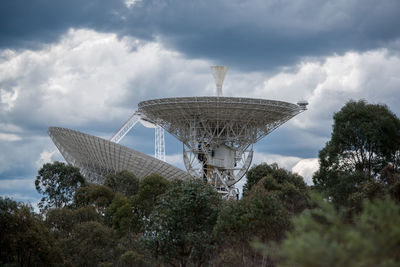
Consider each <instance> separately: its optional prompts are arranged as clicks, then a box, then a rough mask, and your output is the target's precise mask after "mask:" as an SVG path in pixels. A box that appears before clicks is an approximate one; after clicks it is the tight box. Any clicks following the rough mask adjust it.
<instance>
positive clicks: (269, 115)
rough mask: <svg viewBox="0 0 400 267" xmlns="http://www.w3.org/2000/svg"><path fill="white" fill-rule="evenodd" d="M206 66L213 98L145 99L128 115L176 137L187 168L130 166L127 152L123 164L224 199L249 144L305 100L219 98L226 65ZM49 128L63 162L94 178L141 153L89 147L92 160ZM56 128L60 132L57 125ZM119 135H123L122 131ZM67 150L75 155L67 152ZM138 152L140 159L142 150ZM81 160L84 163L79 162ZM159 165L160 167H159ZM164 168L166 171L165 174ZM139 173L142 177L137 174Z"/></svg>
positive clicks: (244, 165)
mask: <svg viewBox="0 0 400 267" xmlns="http://www.w3.org/2000/svg"><path fill="white" fill-rule="evenodd" d="M211 69H212V72H213V76H214V79H215V83H216V96H205V97H177V98H161V99H152V100H146V101H143V102H140V103H139V104H138V109H137V111H136V112H135V113H134V115H132V117H131V118H133V117H134V118H137V120H139V119H140V120H144V121H147V122H150V123H151V124H153V125H155V126H156V127H159V128H162V129H164V130H166V131H168V132H169V133H170V134H171V135H173V136H174V137H176V138H177V139H178V140H180V141H181V142H182V145H183V149H182V152H183V162H184V165H185V167H186V170H187V172H184V171H182V172H183V173H180V172H178V171H176V170H175V169H174V168H176V167H173V166H172V167H173V168H167V166H168V165H169V164H167V163H165V162H163V161H160V160H159V159H155V158H152V157H150V156H147V157H148V158H146V162H148V164H147V165H141V164H135V163H134V160H135V159H134V158H135V157H132V156H131V159H132V161H130V162H131V163H129V164H128V165H129V167H126V166H125V168H126V169H128V170H131V171H132V170H133V171H132V172H133V173H135V172H136V173H145V171H143V170H141V169H142V168H147V169H149V170H150V172H151V171H153V172H157V170H158V173H159V174H160V175H164V176H166V175H168V173H169V174H170V175H171V173H173V172H174V171H176V173H175V174H174V175H175V176H176V177H178V176H179V178H181V179H188V177H192V178H195V179H202V180H204V182H207V183H209V184H212V185H213V186H214V187H215V188H216V189H217V191H218V192H219V193H221V194H222V195H223V196H224V197H226V198H232V197H236V196H237V194H238V191H237V189H236V188H235V184H236V183H237V182H238V181H239V180H240V179H242V178H243V177H244V175H245V174H246V173H247V171H248V169H249V167H250V165H251V162H252V158H253V153H254V152H253V145H254V144H255V143H256V142H257V141H259V140H260V139H261V138H263V137H265V136H266V135H268V134H269V133H271V132H272V131H273V130H275V129H276V128H277V127H279V126H280V125H282V124H283V123H285V122H286V121H288V120H289V119H291V118H292V117H294V116H296V115H297V114H299V113H301V112H303V111H305V110H306V106H307V104H308V103H307V102H306V101H299V102H298V103H297V104H292V103H287V102H282V101H274V100H266V99H254V98H239V97H224V96H223V94H222V84H223V81H224V78H225V74H226V72H227V68H226V67H224V66H214V67H211ZM134 120H136V119H134ZM126 124H127V125H128V126H126V127H127V128H129V127H130V128H129V129H131V128H132V127H131V126H130V124H129V120H128V122H127V123H126ZM51 129H52V128H49V133H50V136H51V137H52V139H53V141H54V143H56V145H57V147H58V148H59V150H60V152H61V153H62V154H63V156H64V158H65V159H66V160H67V162H70V163H72V164H75V165H77V166H78V167H80V168H81V169H82V168H83V171H82V172H83V173H90V174H91V177H97V178H96V180H97V181H99V182H100V181H101V178H99V177H104V176H105V174H106V173H107V172H108V173H110V172H117V171H119V170H121V168H122V167H119V165H118V163H117V162H119V161H124V157H126V155H128V154H132V155H139V154H138V153H140V152H136V151H134V150H131V149H129V148H126V149H128V150H127V151H131V152H130V153H127V154H126V155H125V156H121V155H118V156H116V155H114V156H110V155H109V152H106V151H100V148H99V149H94V150H95V151H96V152H94V151H93V152H91V153H86V154H91V155H96V159H95V158H91V156H90V155H86V156H85V157H80V156H79V155H80V154H82V153H84V151H83V148H82V150H81V151H79V150H80V148H79V146H75V147H74V148H71V147H70V146H66V145H63V144H61V142H59V141H58V139H59V137H57V136H56V135H55V134H52V131H53V130H51ZM57 129H58V130H57V131H60V130H59V129H60V128H57ZM122 129H123V127H122ZM66 130H67V129H66ZM125 130H126V129H125ZM120 131H121V129H120ZM122 131H124V130H122ZM128 131H129V130H128ZM119 134H120V135H125V134H126V132H122V133H119ZM116 136H118V132H117V133H116V135H114V136H113V138H117V137H116ZM65 138H66V140H68V137H64V140H63V142H64V143H68V141H66V140H65ZM71 138H72V137H71ZM113 138H111V139H113ZM75 139H76V137H75ZM103 140H104V139H103ZM107 142H110V143H115V142H112V141H107V140H104V142H103V141H102V143H107ZM94 146H95V144H94ZM121 147H123V146H120V145H118V148H120V149H122V148H121ZM71 149H73V150H74V153H71V152H68V151H69V150H71ZM126 149H122V150H124V151H125V150H126ZM156 150H157V148H156ZM132 151H133V152H132ZM102 153H103V154H104V153H108V155H107V157H108V161H104V160H100V158H102V156H99V155H102ZM67 154H68V156H66V155H67ZM140 156H141V157H143V155H142V154H140ZM113 157H114V158H113ZM115 157H118V158H115ZM82 160H85V161H87V162H86V163H85V164H79V162H81V161H82ZM91 161H95V162H96V164H95V165H96V167H95V168H92V167H90V166H92V165H91V164H90V162H91ZM111 162H113V163H114V165H112V164H111ZM161 162H162V164H161ZM160 164H161V165H162V166H164V167H165V168H164V167H163V168H161V167H160V166H161V165H160ZM153 165H154V166H158V169H157V168H154V167H152V166H153ZM93 166H94V165H93ZM135 168H136V169H135ZM100 169H101V170H102V171H101V173H100V172H99V170H100ZM164 169H168V171H167V172H165V171H164ZM176 169H177V168H176ZM86 176H88V175H86ZM138 177H139V178H141V177H140V175H139V176H138ZM165 178H172V177H165Z"/></svg>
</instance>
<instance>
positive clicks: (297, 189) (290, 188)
mask: <svg viewBox="0 0 400 267" xmlns="http://www.w3.org/2000/svg"><path fill="white" fill-rule="evenodd" d="M260 186H261V187H263V188H264V189H265V190H266V191H267V192H268V194H274V195H276V196H277V197H278V198H279V199H280V200H281V201H282V203H283V204H284V205H285V207H286V209H287V210H288V211H289V212H291V213H299V212H301V211H303V210H304V209H305V208H307V207H308V203H307V197H308V187H307V185H306V183H305V182H304V180H303V178H302V177H301V176H299V175H298V174H295V173H291V172H289V171H287V170H285V169H283V168H279V166H278V164H276V163H273V164H271V165H268V164H267V163H262V164H259V165H256V166H253V167H252V168H251V169H250V171H249V173H248V175H247V182H246V184H245V185H244V189H243V191H244V196H247V195H249V194H251V192H252V190H253V188H255V187H260Z"/></svg>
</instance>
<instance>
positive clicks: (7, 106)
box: [0, 87, 19, 111]
mask: <svg viewBox="0 0 400 267" xmlns="http://www.w3.org/2000/svg"><path fill="white" fill-rule="evenodd" d="M18 91H19V90H18V88H17V87H14V88H11V89H10V91H8V90H5V89H0V107H1V106H3V109H4V110H6V111H10V110H12V109H13V107H14V105H15V101H16V100H17V98H18Z"/></svg>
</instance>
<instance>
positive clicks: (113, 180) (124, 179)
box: [104, 170, 139, 197]
mask: <svg viewBox="0 0 400 267" xmlns="http://www.w3.org/2000/svg"><path fill="white" fill-rule="evenodd" d="M104 185H105V186H108V187H110V188H111V189H112V190H113V191H114V192H120V193H123V194H124V195H125V196H127V197H131V196H133V195H136V193H137V192H138V189H139V179H138V178H136V176H135V175H134V174H133V173H131V172H129V171H126V170H123V171H120V172H117V173H115V174H109V175H107V177H106V180H105V182H104Z"/></svg>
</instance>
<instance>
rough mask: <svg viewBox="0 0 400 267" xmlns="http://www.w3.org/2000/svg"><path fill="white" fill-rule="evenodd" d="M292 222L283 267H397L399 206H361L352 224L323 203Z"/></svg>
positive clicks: (399, 261)
mask: <svg viewBox="0 0 400 267" xmlns="http://www.w3.org/2000/svg"><path fill="white" fill-rule="evenodd" d="M317 203H318V208H316V209H313V210H307V211H305V212H304V213H303V214H302V215H301V216H300V217H298V218H296V219H295V220H294V231H293V232H291V233H290V234H289V235H288V238H287V239H286V240H285V241H284V242H283V245H282V248H281V251H282V252H281V256H282V259H283V262H282V266H294V265H295V266H307V267H308V266H311V267H312V266H399V264H400V253H399V247H400V243H399V242H400V231H399V227H398V226H399V224H400V206H399V205H398V204H396V203H395V202H394V201H393V200H390V199H388V198H386V199H384V200H377V201H375V202H369V201H367V202H364V208H363V211H362V213H361V214H360V216H358V217H357V218H356V219H355V220H354V223H353V224H348V223H346V222H345V221H344V219H343V216H342V215H343V214H341V213H339V212H338V211H337V210H336V209H335V208H334V206H333V205H332V204H331V203H329V202H327V201H324V200H322V199H319V200H317Z"/></svg>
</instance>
